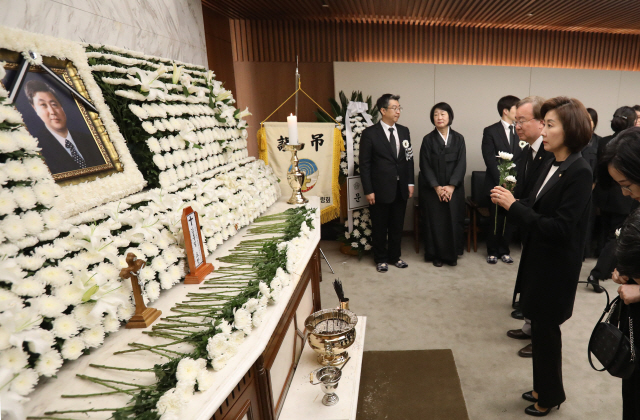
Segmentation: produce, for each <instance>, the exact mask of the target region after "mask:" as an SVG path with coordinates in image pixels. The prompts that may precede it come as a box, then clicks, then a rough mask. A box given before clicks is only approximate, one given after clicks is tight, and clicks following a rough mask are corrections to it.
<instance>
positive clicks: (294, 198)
mask: <svg viewBox="0 0 640 420" xmlns="http://www.w3.org/2000/svg"><path fill="white" fill-rule="evenodd" d="M302 149H304V143H300V144H286V145H285V146H284V150H287V151H290V152H291V170H290V171H289V172H288V173H287V181H289V186H290V187H291V189H292V190H293V191H292V192H291V198H290V199H289V201H287V203H289V204H304V203H308V202H309V200H307V199H306V198H304V196H303V195H302V186H303V185H304V179H305V175H304V172H302V171H301V170H300V168H299V167H298V162H299V161H300V159H298V150H302Z"/></svg>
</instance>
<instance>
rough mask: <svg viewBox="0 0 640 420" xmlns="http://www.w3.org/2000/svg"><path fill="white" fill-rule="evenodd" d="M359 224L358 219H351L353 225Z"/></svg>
mask: <svg viewBox="0 0 640 420" xmlns="http://www.w3.org/2000/svg"><path fill="white" fill-rule="evenodd" d="M359 224H360V219H356V218H354V219H353V226H358V225H359Z"/></svg>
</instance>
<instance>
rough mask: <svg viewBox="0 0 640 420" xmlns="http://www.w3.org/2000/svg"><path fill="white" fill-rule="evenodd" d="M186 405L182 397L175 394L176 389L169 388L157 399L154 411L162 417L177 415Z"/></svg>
mask: <svg viewBox="0 0 640 420" xmlns="http://www.w3.org/2000/svg"><path fill="white" fill-rule="evenodd" d="M186 404H187V401H185V399H184V397H183V395H181V393H179V392H177V391H176V388H171V389H170V390H168V391H167V392H165V393H164V394H163V395H162V397H160V399H158V403H157V404H156V409H157V410H158V414H160V415H162V416H164V415H165V414H170V413H173V414H176V415H177V414H178V413H180V410H182V407H184V406H185V405H186Z"/></svg>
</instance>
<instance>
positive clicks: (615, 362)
mask: <svg viewBox="0 0 640 420" xmlns="http://www.w3.org/2000/svg"><path fill="white" fill-rule="evenodd" d="M607 298H608V296H607ZM607 300H608V299H607ZM619 303H620V296H618V297H616V298H615V299H614V300H613V301H611V303H607V306H606V307H605V309H604V311H603V312H602V316H601V317H600V319H599V320H598V323H597V324H596V326H595V328H594V329H593V332H592V333H591V338H590V339H589V351H588V354H589V363H590V364H591V367H592V368H593V369H594V370H597V371H598V372H602V371H604V370H606V371H607V372H609V374H611V375H612V376H615V377H618V378H622V379H627V378H629V377H630V376H631V375H632V374H633V371H634V370H635V367H636V363H635V360H636V349H635V346H634V344H633V320H632V319H631V317H629V335H630V336H631V339H629V337H627V336H626V335H624V333H623V332H622V331H620V328H618V326H619V325H620V315H619V313H617V314H615V316H614V317H613V319H614V321H613V322H612V320H611V318H612V315H614V313H615V312H616V309H618V311H619V310H620V306H621V305H618V304H619ZM607 313H608V314H609V315H608V316H607V319H606V320H605V321H604V322H602V319H603V318H604V316H605V315H607ZM592 353H593V355H594V356H595V357H596V359H598V361H599V362H600V363H601V364H602V366H603V368H602V369H597V368H596V367H595V366H594V365H593V361H592V360H591V354H592Z"/></svg>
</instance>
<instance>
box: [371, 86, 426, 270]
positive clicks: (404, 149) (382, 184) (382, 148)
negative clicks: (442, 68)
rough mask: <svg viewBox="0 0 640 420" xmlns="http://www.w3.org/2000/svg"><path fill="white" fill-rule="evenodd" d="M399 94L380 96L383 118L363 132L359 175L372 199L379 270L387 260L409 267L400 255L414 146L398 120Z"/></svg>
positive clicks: (374, 245) (386, 266)
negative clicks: (412, 147) (412, 146)
mask: <svg viewBox="0 0 640 420" xmlns="http://www.w3.org/2000/svg"><path fill="white" fill-rule="evenodd" d="M399 99H400V97H399V96H397V95H392V94H390V93H387V94H384V95H382V96H381V97H380V98H378V101H377V102H376V105H377V107H378V109H379V110H380V114H382V120H381V121H379V122H378V123H377V124H374V125H372V126H371V127H368V128H366V129H365V130H364V131H363V132H362V138H361V139H360V176H361V179H362V186H363V188H364V193H365V194H366V197H367V201H368V202H369V206H370V207H369V210H370V212H371V222H372V226H373V227H372V229H373V233H372V242H373V256H374V259H375V262H376V268H377V270H378V271H379V272H382V273H383V272H386V271H387V270H388V264H393V265H395V266H396V267H398V268H406V267H408V264H407V263H406V262H404V261H402V260H401V259H400V256H401V240H402V229H403V226H404V213H405V209H406V207H407V200H408V199H409V198H411V197H412V196H413V186H414V173H413V150H412V149H411V136H410V135H409V129H408V128H407V127H404V126H402V125H400V124H396V123H397V121H398V118H400V113H401V112H402V107H401V106H400V102H398V101H399Z"/></svg>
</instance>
